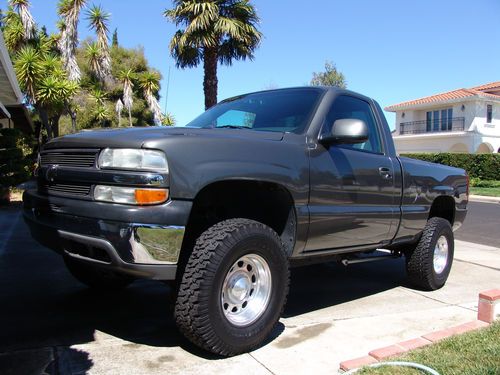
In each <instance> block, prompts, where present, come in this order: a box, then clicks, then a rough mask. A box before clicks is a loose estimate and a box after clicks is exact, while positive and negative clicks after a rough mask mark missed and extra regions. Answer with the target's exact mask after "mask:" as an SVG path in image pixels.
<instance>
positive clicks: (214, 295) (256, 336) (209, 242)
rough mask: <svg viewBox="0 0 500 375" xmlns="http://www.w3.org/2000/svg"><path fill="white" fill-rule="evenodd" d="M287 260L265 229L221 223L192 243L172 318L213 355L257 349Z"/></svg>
mask: <svg viewBox="0 0 500 375" xmlns="http://www.w3.org/2000/svg"><path fill="white" fill-rule="evenodd" d="M288 284H289V270H288V259H287V257H286V254H285V251H284V249H283V245H282V243H281V240H280V238H279V236H278V235H277V234H276V232H274V231H273V230H272V229H271V228H269V227H267V226H265V225H264V224H261V223H259V222H256V221H253V220H248V219H230V220H226V221H222V222H220V223H218V224H216V225H214V226H212V227H210V228H209V229H208V230H206V231H205V232H204V233H203V234H202V235H201V236H200V237H199V238H198V240H197V241H196V244H195V246H194V249H193V252H192V254H191V256H190V258H189V260H188V262H187V265H186V269H185V272H184V275H183V276H182V280H181V283H180V286H179V293H178V297H177V301H176V306H175V319H176V322H177V325H178V327H179V329H180V331H181V332H182V333H183V334H184V335H185V336H186V338H188V339H189V340H190V341H191V342H193V343H194V344H196V345H197V346H200V347H201V348H203V349H205V350H208V351H210V352H212V353H215V354H219V355H225V356H230V355H236V354H240V353H243V352H247V351H250V350H253V349H255V348H256V347H258V346H259V345H260V344H261V343H262V342H263V341H264V340H265V339H266V338H267V337H268V336H269V334H270V333H271V330H272V329H273V328H274V326H275V324H276V322H277V321H278V319H279V317H280V314H281V312H282V310H283V306H284V304H285V300H286V296H287V293H288Z"/></svg>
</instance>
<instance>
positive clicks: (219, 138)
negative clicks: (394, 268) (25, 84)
mask: <svg viewBox="0 0 500 375" xmlns="http://www.w3.org/2000/svg"><path fill="white" fill-rule="evenodd" d="M468 194H469V182H468V177H467V174H466V173H465V171H464V170H462V169H457V168H451V167H447V166H443V165H437V164H431V163H427V162H422V161H418V160H412V159H409V158H404V157H398V155H397V154H396V151H395V148H394V144H393V141H392V138H391V132H390V129H389V126H388V125H387V122H386V119H385V117H384V115H383V112H382V110H381V109H380V106H379V105H378V104H377V103H376V102H375V101H374V100H372V99H370V98H368V97H365V96H363V95H360V94H357V93H354V92H351V91H347V90H341V89H338V88H333V87H302V88H300V87H299V88H290V89H279V90H271V91H263V92H257V93H251V94H246V95H241V96H237V97H233V98H230V99H227V100H224V101H222V102H220V103H219V104H217V105H216V106H214V107H212V108H210V109H209V110H207V111H206V112H204V113H203V114H201V115H200V116H199V117H197V118H196V119H195V120H193V121H192V122H190V123H189V124H188V125H187V126H185V127H172V128H170V127H150V128H120V129H101V130H97V131H84V132H80V133H77V134H71V135H67V136H64V137H60V138H57V139H54V140H52V141H50V142H48V143H47V144H45V146H44V147H43V149H42V150H41V152H40V157H39V167H38V170H37V186H36V188H33V189H31V190H27V191H26V192H25V193H24V197H23V200H24V218H25V220H26V222H27V223H28V224H29V227H30V230H31V234H32V236H33V237H34V238H35V239H37V240H38V241H39V242H40V243H42V244H44V245H46V246H48V247H50V248H52V249H54V250H56V251H58V252H59V253H60V254H61V255H62V256H63V258H64V261H65V263H66V266H67V268H68V269H69V271H70V272H71V273H72V274H73V276H75V277H76V279H78V280H79V281H81V282H83V283H84V284H86V285H88V286H90V287H92V288H95V289H98V290H101V291H103V290H108V291H113V290H117V289H119V288H123V287H126V286H127V285H128V284H129V283H131V282H132V281H134V280H135V279H139V278H146V279H154V280H162V281H169V282H172V284H173V286H174V288H173V290H174V291H175V292H174V293H175V295H174V298H175V306H174V315H175V320H176V322H177V326H178V327H179V329H180V331H181V332H182V333H183V334H184V335H185V336H186V337H187V338H188V339H189V340H191V341H192V342H193V343H195V344H196V345H198V346H200V347H202V348H204V349H206V350H208V351H211V352H213V353H217V354H219V355H225V356H230V355H235V354H238V353H242V352H246V351H250V350H252V349H254V348H256V347H258V346H259V345H261V344H262V342H263V341H265V339H266V338H267V337H268V336H269V334H270V332H271V330H272V329H273V327H274V325H275V324H276V323H277V321H278V320H279V317H280V314H281V312H282V310H283V308H284V304H285V300H286V297H287V293H288V288H289V275H290V271H289V270H290V267H292V266H300V265H304V264H311V263H317V262H329V261H339V262H342V263H343V264H344V265H349V264H351V263H358V262H365V261H374V260H382V259H386V258H388V257H399V256H404V257H405V259H406V270H407V274H408V278H409V281H410V282H411V283H412V284H413V285H414V286H415V287H417V288H420V289H424V290H435V289H438V288H441V287H442V286H443V285H444V284H445V282H446V280H447V278H448V275H449V273H450V268H451V265H452V261H453V249H454V236H453V231H454V230H456V229H457V228H459V227H460V226H461V224H462V223H463V221H464V219H465V216H466V210H467V202H468ZM304 303H307V301H304Z"/></svg>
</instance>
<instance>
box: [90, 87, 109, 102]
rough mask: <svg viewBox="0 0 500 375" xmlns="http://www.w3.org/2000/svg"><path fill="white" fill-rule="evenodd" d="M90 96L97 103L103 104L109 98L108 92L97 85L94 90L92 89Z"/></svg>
mask: <svg viewBox="0 0 500 375" xmlns="http://www.w3.org/2000/svg"><path fill="white" fill-rule="evenodd" d="M90 97H91V98H92V99H93V100H94V103H95V104H96V105H98V106H103V105H104V102H105V101H106V99H107V98H108V94H107V93H106V92H105V91H104V90H101V89H100V88H99V87H95V88H94V89H92V91H90Z"/></svg>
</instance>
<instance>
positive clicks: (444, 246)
mask: <svg viewBox="0 0 500 375" xmlns="http://www.w3.org/2000/svg"><path fill="white" fill-rule="evenodd" d="M447 263H448V240H447V239H446V237H445V236H441V237H439V238H438V240H437V242H436V246H435V247H434V259H433V264H434V272H435V273H437V274H440V273H441V272H443V271H444V269H445V268H446V264H447Z"/></svg>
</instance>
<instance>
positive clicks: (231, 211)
mask: <svg viewBox="0 0 500 375" xmlns="http://www.w3.org/2000/svg"><path fill="white" fill-rule="evenodd" d="M234 218H246V219H251V220H255V221H258V222H261V223H263V224H265V225H267V226H269V227H270V228H272V229H273V230H274V231H275V232H276V233H278V235H279V236H280V237H281V240H282V242H283V245H284V247H285V250H286V253H287V255H288V256H289V255H291V254H292V251H293V248H294V246H295V240H296V232H297V213H296V210H295V205H294V199H293V197H292V194H291V193H290V191H289V190H288V189H287V188H286V187H285V186H283V185H281V184H279V183H275V182H269V181H255V180H245V179H230V180H221V181H216V182H212V183H210V184H208V185H206V186H205V187H203V189H201V190H200V191H199V192H198V193H197V194H196V196H195V198H194V200H193V206H192V208H191V212H190V214H189V219H188V222H187V225H186V232H185V236H184V240H183V244H182V249H181V254H180V258H179V268H178V271H177V273H178V275H179V274H182V269H183V266H185V263H186V262H187V259H188V258H189V255H190V253H191V250H192V248H193V246H194V243H195V241H196V238H198V237H199V235H200V234H201V233H203V232H204V231H205V230H206V229H208V228H209V227H211V226H212V225H214V224H216V223H218V222H220V221H223V220H227V219H234Z"/></svg>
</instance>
